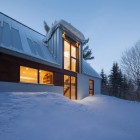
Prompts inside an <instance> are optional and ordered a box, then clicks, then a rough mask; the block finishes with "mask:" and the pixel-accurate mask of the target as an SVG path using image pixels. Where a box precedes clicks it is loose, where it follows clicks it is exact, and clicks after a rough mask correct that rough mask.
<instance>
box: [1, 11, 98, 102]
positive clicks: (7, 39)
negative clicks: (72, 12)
mask: <svg viewBox="0 0 140 140" xmlns="http://www.w3.org/2000/svg"><path fill="white" fill-rule="evenodd" d="M86 43H87V40H86V39H85V37H84V35H83V34H82V33H81V32H80V31H79V30H77V29H76V28H75V27H73V26H72V25H71V24H70V23H68V22H66V21H64V20H60V21H56V22H55V23H54V24H53V25H52V27H51V28H50V30H49V32H48V33H46V35H42V34H40V33H39V32H37V31H35V30H33V29H31V28H29V27H27V26H25V25H24V24H22V23H20V22H18V21H16V20H14V19H12V18H11V17H8V16H7V15H5V14H3V13H0V92H57V93H60V94H63V95H64V96H66V97H68V98H70V99H72V100H75V99H82V98H84V97H86V96H92V95H94V94H100V88H101V77H100V76H99V74H98V73H97V72H96V71H95V70H94V69H93V67H91V66H90V64H88V63H87V62H86V61H85V60H84V59H83V57H82V56H83V54H82V50H83V46H84V45H85V44H86Z"/></svg>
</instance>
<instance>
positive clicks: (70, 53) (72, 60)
mask: <svg viewBox="0 0 140 140" xmlns="http://www.w3.org/2000/svg"><path fill="white" fill-rule="evenodd" d="M77 53H78V48H77V47H76V46H74V45H73V44H72V43H70V42H68V41H67V40H64V69H66V70H71V71H73V72H77V71H78V61H79V59H78V54H77Z"/></svg>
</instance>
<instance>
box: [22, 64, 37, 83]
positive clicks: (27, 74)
mask: <svg viewBox="0 0 140 140" xmlns="http://www.w3.org/2000/svg"><path fill="white" fill-rule="evenodd" d="M20 82H26V83H38V70H37V69H33V68H29V67H24V66H20Z"/></svg>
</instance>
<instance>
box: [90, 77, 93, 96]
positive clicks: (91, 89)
mask: <svg viewBox="0 0 140 140" xmlns="http://www.w3.org/2000/svg"><path fill="white" fill-rule="evenodd" d="M90 82H92V88H91V87H90V84H91V83H90ZM90 91H92V93H90ZM93 95H94V80H91V79H90V80H89V96H93Z"/></svg>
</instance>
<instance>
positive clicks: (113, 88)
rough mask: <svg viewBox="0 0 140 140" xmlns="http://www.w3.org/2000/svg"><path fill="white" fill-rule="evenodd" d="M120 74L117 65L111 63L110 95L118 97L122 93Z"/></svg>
mask: <svg viewBox="0 0 140 140" xmlns="http://www.w3.org/2000/svg"><path fill="white" fill-rule="evenodd" d="M122 81H123V79H122V72H121V70H120V69H119V66H118V63H113V67H112V70H111V74H110V75H109V85H110V95H112V96H117V97H120V96H121V93H122V90H121V88H122Z"/></svg>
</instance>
